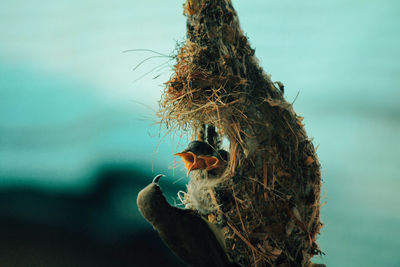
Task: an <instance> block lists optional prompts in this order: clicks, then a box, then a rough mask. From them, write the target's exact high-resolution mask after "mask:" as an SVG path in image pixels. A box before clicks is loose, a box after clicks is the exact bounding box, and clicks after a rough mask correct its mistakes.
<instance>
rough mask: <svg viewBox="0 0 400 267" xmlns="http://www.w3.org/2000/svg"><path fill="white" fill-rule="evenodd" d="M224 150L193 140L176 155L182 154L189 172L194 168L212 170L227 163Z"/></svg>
mask: <svg viewBox="0 0 400 267" xmlns="http://www.w3.org/2000/svg"><path fill="white" fill-rule="evenodd" d="M222 151H223V152H225V153H227V152H226V151H224V150H219V151H215V150H214V148H212V147H211V146H210V145H209V144H208V143H206V142H202V141H192V142H190V143H189V145H188V147H187V148H186V149H185V150H183V151H182V152H179V153H176V154H175V156H180V157H181V158H182V161H183V162H184V164H185V168H186V170H187V173H188V174H189V173H190V172H191V171H193V170H199V169H205V170H206V171H211V170H214V169H218V168H222V167H223V166H225V165H226V164H224V163H225V161H226V160H227V159H226V158H224V157H223V155H222V154H224V155H225V153H221V152H222Z"/></svg>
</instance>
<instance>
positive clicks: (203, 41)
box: [159, 0, 322, 266]
mask: <svg viewBox="0 0 400 267" xmlns="http://www.w3.org/2000/svg"><path fill="white" fill-rule="evenodd" d="M184 9H185V14H186V15H187V16H188V24H187V40H186V42H185V43H184V44H183V46H182V47H180V48H179V50H178V54H177V56H176V64H175V66H174V74H173V76H172V77H171V79H170V80H169V81H168V82H166V88H165V91H164V94H163V97H162V99H161V101H160V112H159V115H160V117H161V121H162V123H164V124H165V125H166V127H167V128H168V129H181V130H191V131H192V132H193V133H196V132H199V131H201V130H202V127H203V125H212V126H215V128H216V129H217V131H218V134H219V135H220V136H223V137H226V138H227V139H228V140H229V142H230V145H229V152H230V158H229V164H228V168H227V170H226V171H225V173H224V174H223V175H221V177H219V178H218V179H217V182H215V181H213V182H212V183H211V184H212V185H211V186H210V185H204V186H206V187H207V186H208V188H206V189H207V190H204V186H203V187H202V189H201V190H200V191H201V192H202V193H201V194H202V195H201V196H200V197H202V198H203V199H206V200H207V201H208V204H207V205H209V206H211V208H209V209H207V210H205V211H204V210H202V211H201V212H200V213H202V215H203V216H204V217H206V218H207V219H208V220H209V222H210V223H212V224H215V225H217V226H218V227H219V228H220V229H222V232H223V239H224V245H225V248H226V251H227V254H228V256H229V257H230V259H231V260H232V261H235V262H237V263H240V264H242V265H243V266H309V265H310V264H311V262H310V259H311V258H312V256H313V255H316V254H318V253H320V250H319V248H318V245H317V243H316V236H317V234H318V233H319V230H320V228H321V226H322V224H321V222H320V218H319V216H320V214H319V213H320V187H321V177H320V165H319V162H318V158H317V156H316V153H315V149H314V146H313V144H312V142H311V141H310V139H309V138H308V137H307V135H306V132H305V130H304V125H303V124H302V119H303V118H302V117H300V116H297V115H296V113H295V112H294V110H293V108H292V105H291V104H289V103H288V102H286V100H285V99H284V97H283V85H282V84H281V83H274V82H272V81H271V78H270V77H269V76H268V75H266V74H265V73H264V72H263V70H262V69H261V67H260V66H259V64H258V61H257V59H256V57H255V56H254V49H252V48H251V46H250V44H249V42H248V40H247V38H246V36H245V35H244V34H243V32H242V30H241V28H240V25H239V21H238V18H237V14H236V12H235V10H234V9H233V7H232V4H231V2H230V1H229V0H192V1H188V2H186V4H185V7H184ZM203 178H204V177H203ZM205 179H206V178H205ZM187 194H189V195H190V194H191V192H190V191H189V192H188V193H187ZM184 199H186V204H190V203H189V202H190V199H191V198H190V196H187V195H186V196H185V198H184ZM189 206H191V207H192V208H193V209H196V210H198V211H199V208H196V205H189Z"/></svg>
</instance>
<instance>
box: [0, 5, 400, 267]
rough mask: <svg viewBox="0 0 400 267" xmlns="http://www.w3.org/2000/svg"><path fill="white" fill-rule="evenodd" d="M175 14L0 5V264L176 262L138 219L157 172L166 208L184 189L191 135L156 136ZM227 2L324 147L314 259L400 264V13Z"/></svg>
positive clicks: (130, 8) (180, 28) (181, 33)
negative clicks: (141, 199)
mask: <svg viewBox="0 0 400 267" xmlns="http://www.w3.org/2000/svg"><path fill="white" fill-rule="evenodd" d="M182 4H183V0H179V1H178V0H168V1H166V0H148V1H139V0H130V1H126V0H115V1H106V0H96V1H94V0H87V1H77V0H69V1H49V0H44V1H41V2H40V3H36V2H34V1H27V0H13V1H11V0H3V1H2V5H1V6H2V8H1V9H0V266H32V267H36V266H55V267H58V266H183V265H182V263H180V262H179V261H178V260H177V259H176V258H175V257H174V256H173V255H171V253H170V252H169V251H168V249H166V247H165V246H164V245H163V244H162V243H161V241H160V240H159V238H158V236H157V234H156V233H155V232H154V231H153V230H152V228H151V226H150V225H149V224H148V223H147V222H146V221H144V219H143V218H142V217H141V216H140V214H139V212H138V210H137V207H136V195H137V193H138V192H139V190H140V189H141V188H143V187H144V186H146V185H147V184H148V183H149V182H150V181H151V180H152V178H153V177H154V176H155V175H156V174H158V173H164V174H167V177H166V178H164V179H163V180H162V183H161V186H162V187H163V189H164V190H165V191H166V192H167V194H168V200H169V201H170V202H171V203H177V200H176V192H177V191H178V190H180V189H184V187H185V182H187V178H186V175H185V173H184V172H183V167H182V165H180V164H175V162H174V158H173V156H172V155H173V153H175V152H177V151H178V150H179V149H180V148H181V147H182V146H184V144H185V143H186V142H187V139H186V138H185V137H182V138H181V137H180V133H176V134H172V135H165V132H164V131H163V130H162V129H160V127H159V126H158V125H157V124H155V123H156V122H157V121H158V119H157V117H156V116H155V112H156V111H157V109H158V101H159V99H160V94H161V91H162V89H163V82H165V81H167V80H168V78H169V77H170V75H171V67H172V65H173V63H174V61H173V59H172V57H171V55H172V56H173V54H174V49H175V48H176V46H177V43H180V42H182V41H183V40H184V37H185V18H184V16H183V15H182ZM233 4H234V6H235V8H236V10H237V11H238V13H239V18H240V20H241V24H242V27H243V29H244V31H245V32H246V34H247V36H248V37H249V39H250V42H251V44H252V46H253V47H255V49H256V55H257V56H258V58H259V59H260V63H261V65H262V66H263V68H264V69H265V71H266V72H267V73H269V74H271V75H272V79H273V80H275V81H281V82H283V83H284V84H285V94H286V98H287V99H288V101H290V102H293V101H294V108H295V110H296V111H297V113H298V114H299V115H301V116H304V117H305V121H304V122H305V124H306V130H307V132H308V134H309V136H311V137H314V144H315V146H317V147H318V155H319V157H320V162H321V165H322V177H323V190H322V202H326V205H325V206H324V207H323V209H322V220H323V222H324V224H325V226H324V228H323V230H322V232H321V235H320V238H319V243H320V245H321V249H322V250H323V251H324V252H325V253H326V255H325V256H322V257H316V258H315V260H314V261H315V262H321V263H325V264H327V265H328V266H341V267H345V266H352V267H354V266H371V267H372V266H385V267H389V266H400V256H399V255H400V254H399V251H400V231H399V227H400V208H399V206H400V194H399V190H400V179H399V178H400V177H399V173H400V164H399V157H398V153H399V152H400V143H399V142H397V139H398V138H399V137H400V105H399V102H400V90H399V89H400V88H399V87H400V63H399V55H400V54H399V49H400V38H399V36H400V35H399V29H400V4H399V3H398V1H395V0H391V1H390V0H387V1H373V0H371V1H366V0H353V1H350V2H349V1H344V0H337V1H328V0H309V1H301V2H294V1H288V0H280V1H275V0H268V1H266V0H257V1H256V0H254V1H243V0H236V1H235V0H234V1H233ZM126 50H133V51H129V52H124V51H126ZM150 50H152V51H150ZM296 95H298V96H297V97H296ZM160 130H161V131H160Z"/></svg>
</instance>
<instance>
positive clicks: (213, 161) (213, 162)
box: [199, 156, 222, 171]
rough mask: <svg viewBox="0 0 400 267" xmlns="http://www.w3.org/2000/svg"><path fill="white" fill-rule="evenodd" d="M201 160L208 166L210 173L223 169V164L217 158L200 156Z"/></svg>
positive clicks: (207, 169)
mask: <svg viewBox="0 0 400 267" xmlns="http://www.w3.org/2000/svg"><path fill="white" fill-rule="evenodd" d="M199 159H202V160H203V161H204V163H205V165H206V171H210V170H213V169H217V168H220V167H222V162H221V160H219V159H218V158H217V157H214V156H199Z"/></svg>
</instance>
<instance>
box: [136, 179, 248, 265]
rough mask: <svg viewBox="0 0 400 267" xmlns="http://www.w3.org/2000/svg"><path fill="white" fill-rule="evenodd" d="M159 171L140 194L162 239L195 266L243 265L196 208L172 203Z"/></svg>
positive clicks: (143, 207) (146, 213) (142, 206)
mask: <svg viewBox="0 0 400 267" xmlns="http://www.w3.org/2000/svg"><path fill="white" fill-rule="evenodd" d="M163 176H165V175H162V174H160V175H157V176H156V177H155V178H154V179H153V182H152V183H151V184H149V185H148V186H147V187H145V188H144V189H143V190H141V191H140V192H139V194H138V197H137V205H138V208H139V211H140V212H141V213H142V215H143V216H144V217H145V219H146V220H147V221H148V222H150V223H151V224H152V225H153V227H154V229H155V230H157V231H158V233H159V235H160V237H161V239H162V240H163V241H164V242H165V243H166V244H167V246H168V247H169V248H170V249H171V250H172V251H173V252H174V253H175V254H176V255H177V256H178V257H180V258H181V259H182V260H183V261H184V262H185V263H186V264H188V265H189V266H192V267H204V266H209V267H239V266H240V265H238V264H237V263H233V262H231V261H230V260H229V259H228V257H227V255H226V253H225V251H224V249H223V248H222V246H221V244H220V243H219V242H218V240H217V238H216V236H215V234H214V232H213V231H212V230H211V229H210V227H209V225H208V224H207V223H206V221H205V220H204V219H202V218H201V217H200V216H199V214H198V213H196V212H195V211H194V210H189V209H181V208H177V207H174V206H171V205H170V204H169V203H168V202H167V201H166V199H165V197H164V195H163V193H162V191H161V188H160V186H159V180H160V178H161V177H163Z"/></svg>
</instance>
